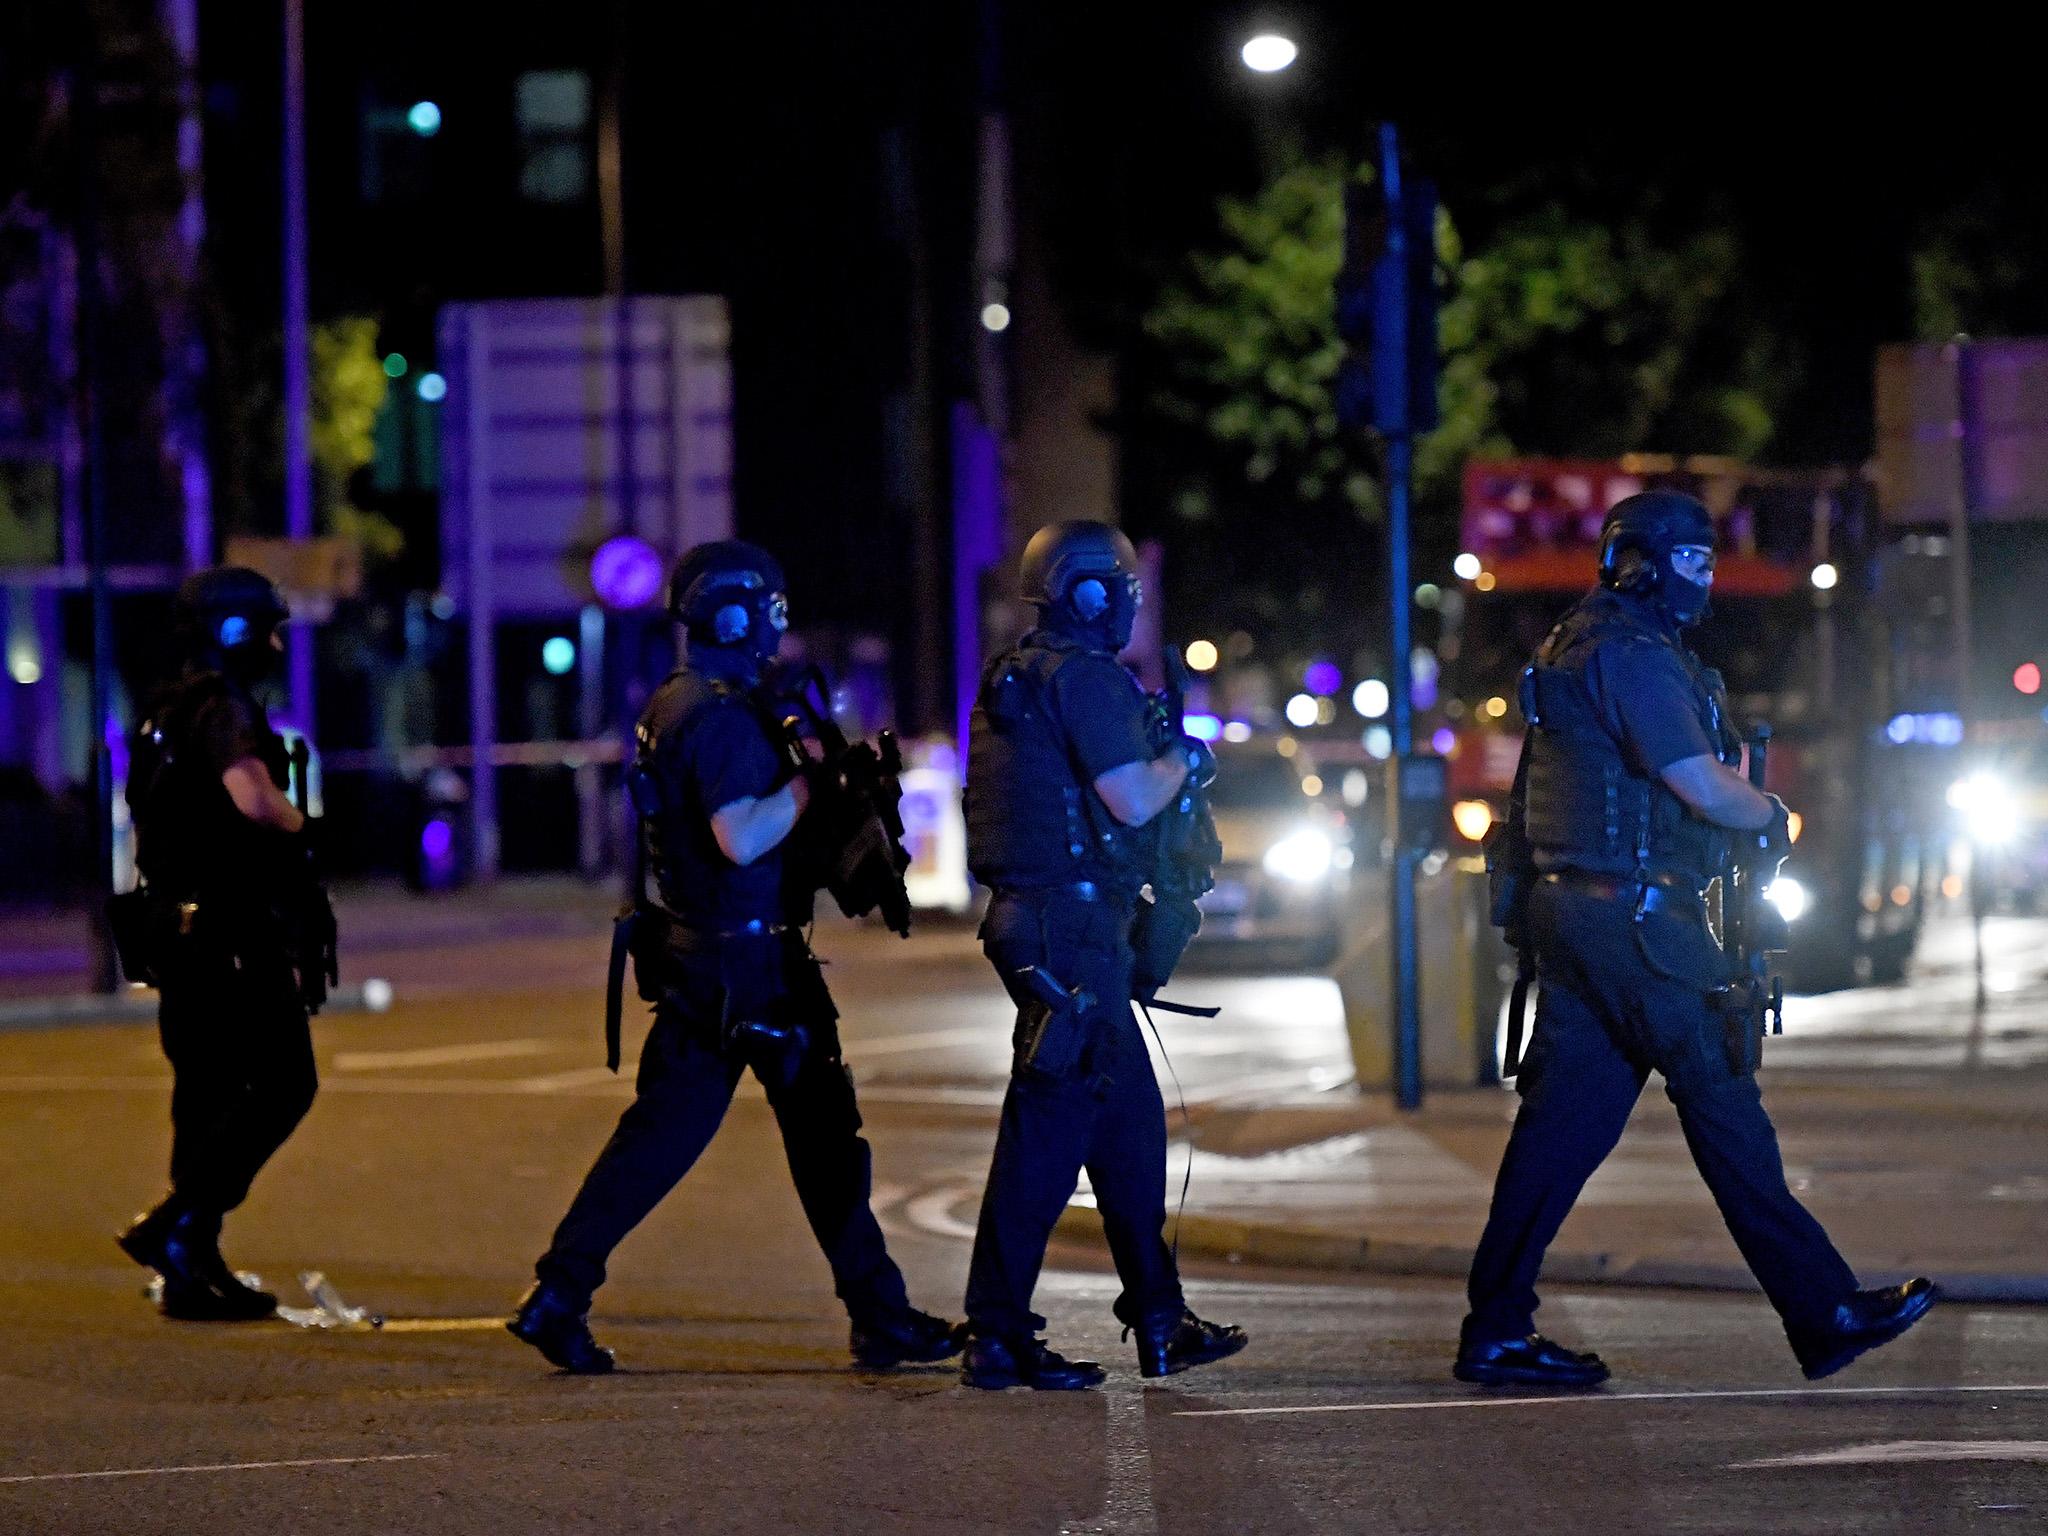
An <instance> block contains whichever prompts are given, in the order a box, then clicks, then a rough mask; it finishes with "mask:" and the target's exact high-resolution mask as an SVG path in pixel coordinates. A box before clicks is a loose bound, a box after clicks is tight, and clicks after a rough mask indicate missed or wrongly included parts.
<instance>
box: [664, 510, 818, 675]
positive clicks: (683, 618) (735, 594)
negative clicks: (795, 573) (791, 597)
mask: <svg viewBox="0 0 2048 1536" xmlns="http://www.w3.org/2000/svg"><path fill="white" fill-rule="evenodd" d="M783 586H784V583H783V577H782V566H781V565H780V564H779V563H778V562H777V561H776V559H775V557H774V556H773V555H771V554H769V553H768V551H767V550H765V549H763V548H761V547H760V546H759V545H758V544H749V543H748V542H747V541H746V540H744V539H716V540H713V541H712V542H710V543H708V544H699V545H697V546H695V547H694V548H692V549H690V550H689V551H687V552H686V553H685V554H684V555H683V557H682V559H680V560H678V561H677V562H676V568H675V573H674V574H673V575H672V576H671V577H670V578H669V585H668V611H669V614H670V616H671V617H672V618H674V619H675V620H677V622H679V623H681V624H682V625H683V626H684V627H685V628H686V629H687V630H688V631H689V635H690V638H691V639H692V640H694V641H696V642H697V643H698V644H700V645H721V646H732V647H743V648H745V649H748V650H751V651H754V652H756V653H757V654H759V655H762V656H772V655H774V654H775V651H776V648H777V647H778V646H780V645H781V643H782V633H783V631H784V630H786V629H788V628H789V602H788V599H787V597H786V596H785V595H784V592H783Z"/></svg>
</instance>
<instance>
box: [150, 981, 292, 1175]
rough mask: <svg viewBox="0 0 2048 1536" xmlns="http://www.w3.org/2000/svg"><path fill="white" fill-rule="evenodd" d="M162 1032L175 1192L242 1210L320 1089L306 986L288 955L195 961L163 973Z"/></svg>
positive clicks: (159, 1012)
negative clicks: (169, 1081) (302, 995)
mask: <svg viewBox="0 0 2048 1536" xmlns="http://www.w3.org/2000/svg"><path fill="white" fill-rule="evenodd" d="M157 1028H158V1033H159V1035H160V1036H161V1038H162V1040H163V1047H164V1055H165V1056H167V1057H168V1058H170V1063H171V1071H172V1073H173V1086H172V1088H171V1189H172V1191H173V1192H174V1193H175V1194H176V1196H177V1197H178V1198H179V1200H181V1201H183V1202H184V1203H186V1204H188V1205H190V1206H192V1207H193V1208H194V1209H196V1210H200V1211H204V1212H207V1213H209V1214H212V1215H220V1214H223V1213H225V1212H228V1211H232V1210H233V1209H234V1208H235V1207H236V1206H238V1205H240V1204H241V1203H242V1201H243V1200H244V1199H245V1198H247V1196H248V1193H249V1185H250V1183H251V1182H252V1181H253V1180H254V1179H255V1177H256V1174H257V1172H258V1170H260V1169H261V1168H262V1167H263V1165H264V1164H265V1163H267V1162H269V1161H270V1157H271V1154H272V1153H274V1152H276V1151H277V1149H278V1148H279V1147H281V1146H283V1145H284V1143H285V1139H286V1138H287V1137H288V1136H290V1135H291V1133H292V1131H293V1130H294V1129H295V1128H296V1127H297V1125H298V1123H299V1122H300V1121H301V1120H302V1119H304V1118H305V1115H306V1111H307V1110H308V1109H310V1108H311V1107H312V1104H313V1095H314V1093H315V1092H316V1091H318V1089H319V1086H320V1079H319V1074H318V1072H317V1071H316V1069H315V1067H314V1065H313V1034H312V1030H311V1029H310V1027H309V1026H308V1023H307V1018H306V1008H305V1005H304V1003H302V1002H301V1001H300V999H299V989H298V983H297V981H296V979H295V978H294V977H293V975H292V972H291V969H290V967H289V966H287V965H286V964H285V962H284V960H283V958H282V957H267V958H261V959H257V960H252V961H247V962H244V963H243V964H242V965H240V966H239V967H238V966H236V965H235V964H234V963H233V962H232V961H231V960H229V959H227V958H225V957H222V958H218V959H208V960H203V961H192V962H187V963H184V964H181V965H179V966H178V967H176V969H175V971H174V972H173V974H169V975H166V976H165V977H164V979H163V992H162V1000H161V1002H160V1003H159V1005H158V1008H157Z"/></svg>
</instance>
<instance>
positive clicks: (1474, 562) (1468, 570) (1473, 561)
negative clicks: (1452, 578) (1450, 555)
mask: <svg viewBox="0 0 2048 1536" xmlns="http://www.w3.org/2000/svg"><path fill="white" fill-rule="evenodd" d="M1451 569H1452V570H1453V571H1455V572H1456V573H1457V576H1458V579H1459V580H1460V581H1470V580H1471V579H1472V578H1473V577H1475V576H1477V575H1478V574H1479V571H1480V565H1479V557H1478V556H1477V555H1475V554H1473V553H1471V551H1469V550H1468V551H1466V552H1465V553H1464V554H1462V555H1460V556H1458V558H1457V559H1455V560H1453V561H1452V562H1451Z"/></svg>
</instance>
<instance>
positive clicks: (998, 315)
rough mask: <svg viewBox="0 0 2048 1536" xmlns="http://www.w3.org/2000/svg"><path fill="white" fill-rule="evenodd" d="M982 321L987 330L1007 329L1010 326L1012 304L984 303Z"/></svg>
mask: <svg viewBox="0 0 2048 1536" xmlns="http://www.w3.org/2000/svg"><path fill="white" fill-rule="evenodd" d="M981 323H982V327H983V329H985V330H990V331H1007V330H1008V329H1009V328H1010V306H1009V305H1007V304H984V305H982V306H981Z"/></svg>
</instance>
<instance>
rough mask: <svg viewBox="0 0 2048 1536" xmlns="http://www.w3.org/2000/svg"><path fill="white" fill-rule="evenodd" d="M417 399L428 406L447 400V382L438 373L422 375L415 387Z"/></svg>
mask: <svg viewBox="0 0 2048 1536" xmlns="http://www.w3.org/2000/svg"><path fill="white" fill-rule="evenodd" d="M415 387H416V388H417V389H418V391H419V397H420V398H421V399H422V400H424V401H426V402H427V404H429V405H435V404H438V403H439V402H440V401H443V400H445V399H447V398H448V381H447V380H446V379H444V378H442V377H441V375H440V374H438V373H423V374H421V375H420V381H419V383H418V385H417V386H415Z"/></svg>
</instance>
